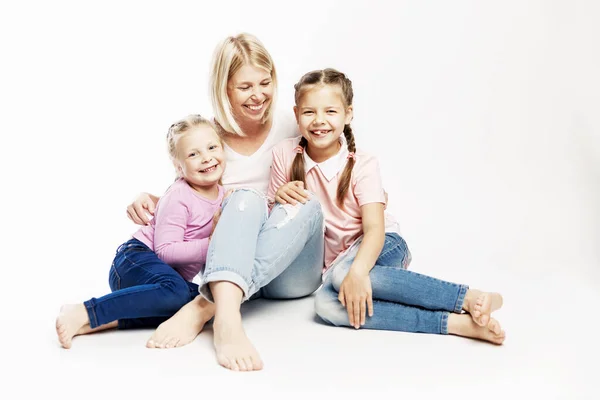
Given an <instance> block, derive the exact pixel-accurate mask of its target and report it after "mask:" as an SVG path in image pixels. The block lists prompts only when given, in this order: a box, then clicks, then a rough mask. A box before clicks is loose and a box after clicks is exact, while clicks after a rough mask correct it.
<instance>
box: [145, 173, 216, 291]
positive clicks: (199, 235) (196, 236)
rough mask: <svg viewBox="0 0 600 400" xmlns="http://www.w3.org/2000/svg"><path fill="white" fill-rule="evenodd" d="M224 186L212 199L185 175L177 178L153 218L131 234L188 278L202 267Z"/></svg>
mask: <svg viewBox="0 0 600 400" xmlns="http://www.w3.org/2000/svg"><path fill="white" fill-rule="evenodd" d="M223 193H224V191H223V187H222V186H219V195H218V197H217V198H216V199H215V200H209V199H206V198H204V197H202V196H201V195H200V194H199V193H198V192H196V191H195V190H194V189H192V188H191V187H190V186H189V185H188V183H187V182H186V181H185V180H184V179H178V180H177V181H175V183H173V184H172V185H171V186H170V187H169V189H167V192H166V193H165V194H164V195H163V196H162V197H161V198H160V200H159V201H158V204H157V205H156V210H155V213H154V218H153V219H152V220H151V221H150V224H149V225H146V226H144V227H142V228H140V229H139V230H138V231H137V232H136V233H134V234H133V237H134V238H136V239H137V240H139V241H141V242H142V243H144V244H145V245H146V246H148V247H149V248H150V249H152V250H153V251H154V252H155V253H156V255H158V257H159V258H160V259H161V260H163V261H164V262H165V263H167V264H169V265H170V266H171V267H173V268H175V269H176V270H177V272H179V274H180V275H181V276H182V277H183V278H184V279H185V280H187V281H191V280H192V279H194V277H195V276H196V275H197V274H198V273H199V272H200V271H201V270H203V269H204V264H205V262H206V253H207V250H208V236H209V235H210V233H211V230H212V225H213V221H212V220H213V216H214V214H215V212H216V211H217V210H218V209H219V207H220V206H221V202H222V201H223Z"/></svg>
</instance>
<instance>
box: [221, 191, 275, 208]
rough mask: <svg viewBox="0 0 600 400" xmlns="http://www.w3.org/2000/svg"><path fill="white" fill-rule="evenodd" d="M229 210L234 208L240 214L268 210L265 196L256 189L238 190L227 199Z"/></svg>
mask: <svg viewBox="0 0 600 400" xmlns="http://www.w3.org/2000/svg"><path fill="white" fill-rule="evenodd" d="M225 205H226V206H227V208H230V207H233V208H234V209H235V210H237V211H239V212H244V211H246V210H264V211H266V210H267V200H266V198H265V197H264V195H263V194H262V193H260V192H258V191H256V190H254V189H237V190H236V191H234V192H233V193H232V194H231V195H230V196H229V198H227V199H226V203H225Z"/></svg>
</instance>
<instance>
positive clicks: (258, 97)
mask: <svg viewBox="0 0 600 400" xmlns="http://www.w3.org/2000/svg"><path fill="white" fill-rule="evenodd" d="M251 98H252V100H254V101H256V102H262V101H263V100H264V99H265V95H264V93H263V92H262V87H261V86H260V85H257V86H254V88H253V89H252V96H251Z"/></svg>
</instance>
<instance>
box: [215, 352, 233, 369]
mask: <svg viewBox="0 0 600 400" xmlns="http://www.w3.org/2000/svg"><path fill="white" fill-rule="evenodd" d="M217 361H218V362H219V364H220V365H221V366H223V367H225V368H228V369H233V367H232V365H231V361H230V360H229V358H227V357H224V356H221V355H218V356H217Z"/></svg>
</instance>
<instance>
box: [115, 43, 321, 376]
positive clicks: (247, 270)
mask: <svg viewBox="0 0 600 400" xmlns="http://www.w3.org/2000/svg"><path fill="white" fill-rule="evenodd" d="M210 87H211V98H212V103H213V108H214V115H215V124H216V125H217V127H218V130H219V134H220V136H221V138H222V139H223V141H224V143H225V146H224V147H225V156H226V159H227V170H226V171H225V173H224V174H223V178H222V183H223V186H224V187H225V189H226V190H229V189H234V191H233V194H231V195H230V196H228V197H227V198H226V200H225V201H224V202H223V206H222V209H221V210H222V211H221V214H220V217H217V218H218V221H219V222H218V225H217V227H216V229H215V232H214V234H213V236H212V239H211V242H210V247H209V249H208V255H207V260H206V267H205V270H204V273H203V278H202V283H201V285H200V289H199V291H200V293H201V296H197V297H196V298H195V299H194V300H193V301H192V302H190V303H188V304H187V305H186V306H185V307H183V308H182V309H181V310H180V311H179V312H178V313H177V314H176V315H175V316H174V317H172V318H171V319H170V320H168V321H166V322H164V323H163V324H161V325H160V326H159V328H158V329H157V331H156V332H155V333H154V335H153V336H152V337H151V338H150V340H149V341H148V344H147V345H148V347H161V348H168V347H177V346H182V345H185V344H187V343H189V342H191V341H192V340H194V338H195V337H196V336H197V335H198V333H200V331H201V330H202V328H203V326H204V324H205V323H206V322H207V321H209V320H210V319H211V318H213V317H214V322H213V330H214V345H215V350H216V355H217V360H218V362H219V364H221V365H222V366H224V367H226V368H229V369H232V370H240V371H252V370H258V369H261V368H262V366H263V363H262V360H261V358H260V356H259V354H258V352H257V351H256V349H255V348H254V346H253V345H252V343H251V342H250V340H249V339H248V337H247V336H246V334H245V332H244V330H243V326H242V319H241V314H240V304H241V303H242V302H244V301H247V300H248V299H250V298H251V297H252V298H255V297H259V296H260V297H266V298H274V299H290V298H299V297H303V296H307V295H310V294H312V293H313V292H314V291H315V290H317V289H318V288H319V286H320V285H321V274H322V268H323V252H324V242H323V240H324V239H323V214H322V211H321V207H320V204H319V202H318V200H316V199H314V198H309V197H307V196H306V195H305V194H304V191H303V190H302V189H303V186H302V184H301V183H299V184H298V185H299V186H298V191H294V190H291V191H289V193H290V194H289V197H288V198H287V200H288V201H289V202H292V203H294V205H295V208H294V209H290V208H289V206H288V207H285V208H284V207H283V206H282V205H276V206H274V207H273V208H272V209H271V210H269V204H268V201H267V198H266V193H267V188H268V184H269V177H270V167H271V163H272V152H271V150H272V148H273V146H274V145H275V144H277V143H279V142H280V141H282V140H284V139H287V138H291V137H295V136H298V130H297V126H296V124H295V121H294V118H293V116H292V115H291V113H290V115H289V117H287V118H286V115H285V114H284V115H282V114H279V113H278V112H277V111H276V109H275V106H274V104H275V97H276V92H277V73H276V70H275V65H274V64H273V60H272V59H271V56H270V55H269V53H268V52H267V50H266V49H265V48H264V46H263V45H262V44H261V42H260V41H259V40H258V39H257V38H256V37H254V36H252V35H249V34H241V35H238V36H234V37H228V38H226V39H225V40H224V41H223V42H222V43H220V44H219V46H217V48H216V50H215V53H214V57H213V61H212V74H211V80H210ZM157 200H158V199H157V198H156V197H155V196H152V195H149V194H142V195H140V196H139V197H138V199H137V200H136V201H135V202H134V203H132V204H131V205H130V206H129V207H128V208H127V212H128V215H129V217H130V218H131V220H132V221H134V222H135V223H137V224H147V223H148V222H149V219H148V215H147V213H149V214H153V212H154V207H155V204H156V202H157Z"/></svg>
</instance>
